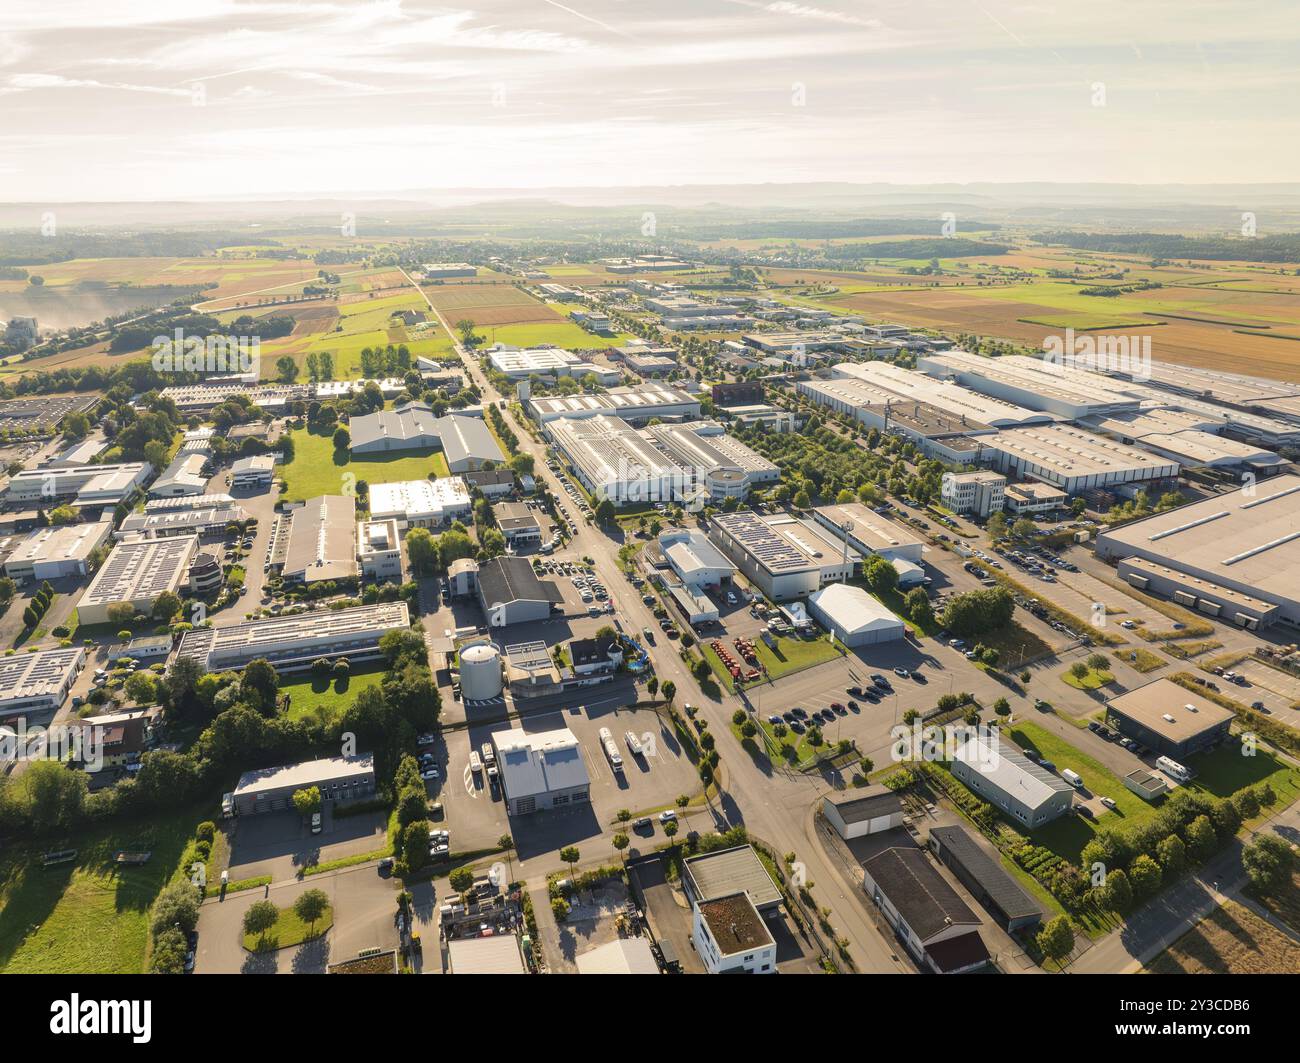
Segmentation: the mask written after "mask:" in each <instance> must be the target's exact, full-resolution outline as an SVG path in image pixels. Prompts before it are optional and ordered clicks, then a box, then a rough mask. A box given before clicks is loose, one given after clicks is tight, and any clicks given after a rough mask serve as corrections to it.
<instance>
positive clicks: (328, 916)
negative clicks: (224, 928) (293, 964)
mask: <svg viewBox="0 0 1300 1063" xmlns="http://www.w3.org/2000/svg"><path fill="white" fill-rule="evenodd" d="M333 925H334V909H333V908H332V907H326V909H325V914H324V915H322V916H321V917H320V918H319V919H317V920H316V922H315V923H312V924H311V925H308V924H307V923H304V922H303V921H302V920H301V919H299V918H298V916H297V915H296V914H294V910H293V909H292V908H281V909H280V917H279V919H277V920H276V921H275V926H273V927H271V929H270V930H268V931H267V932H266V933H265V934H245V935H244V948H246V949H247V950H248V951H249V952H274V951H275V950H276V949H287V948H292V947H293V946H294V945H301V944H302V943H303V942H304V941H310V940H311V939H312V938H318V937H320V936H321V935H322V934H323V933H325V931H327V930H328V929H329V928H330V927H332V926H333Z"/></svg>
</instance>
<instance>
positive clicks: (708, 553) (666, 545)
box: [659, 528, 736, 591]
mask: <svg viewBox="0 0 1300 1063" xmlns="http://www.w3.org/2000/svg"><path fill="white" fill-rule="evenodd" d="M659 550H660V552H661V553H662V554H663V556H664V560H665V561H667V562H668V564H669V565H670V566H671V567H672V570H673V571H674V572H675V573H677V577H678V578H679V579H680V580H681V581H682V583H684V584H685V585H686V586H688V587H690V588H692V589H693V590H695V591H698V590H699V589H700V588H702V587H721V586H722V585H723V584H724V583H729V582H731V578H732V576H734V575H735V574H736V566H735V565H733V564H732V563H731V562H730V561H728V560H727V558H726V557H725V556H724V555H723V553H722V552H721V551H720V550H719V549H718V548H717V547H716V546H714V545H713V543H712V542H710V541H709V538H708V536H707V535H705V534H704V533H703V532H702V531H698V530H696V529H695V528H676V529H674V530H672V531H666V532H664V533H662V534H661V535H660V536H659Z"/></svg>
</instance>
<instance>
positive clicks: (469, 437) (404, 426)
mask: <svg viewBox="0 0 1300 1063" xmlns="http://www.w3.org/2000/svg"><path fill="white" fill-rule="evenodd" d="M348 430H349V432H350V433H351V436H352V442H351V445H350V446H351V451H352V453H353V454H380V453H385V452H388V451H394V450H421V449H426V448H431V447H438V446H440V447H442V450H443V454H444V456H445V457H446V459H447V469H448V471H449V472H453V473H460V472H468V471H469V470H471V469H481V468H482V467H483V465H484V464H485V463H486V462H489V461H491V462H503V461H505V455H504V454H502V453H501V447H500V446H499V445H498V444H497V441H496V438H495V437H494V436H493V435H492V432H491V431H490V430H489V429H488V426H487V423H486V422H485V421H483V419H482V418H480V417H468V416H464V415H462V414H455V413H449V414H447V415H445V416H443V417H437V416H435V415H434V412H433V409H432V407H430V406H429V405H428V404H427V403H423V402H408V403H406V404H405V405H404V406H399V407H397V409H395V410H380V411H378V412H376V413H370V414H366V415H365V416H363V417H355V418H353V419H352V422H351V423H350V424H349V425H348Z"/></svg>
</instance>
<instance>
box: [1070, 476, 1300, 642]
mask: <svg viewBox="0 0 1300 1063" xmlns="http://www.w3.org/2000/svg"><path fill="white" fill-rule="evenodd" d="M1096 552H1097V556H1098V557H1101V558H1105V559H1107V560H1111V561H1115V562H1116V563H1117V564H1118V566H1119V574H1120V575H1121V576H1122V577H1123V578H1124V579H1125V581H1126V582H1128V583H1130V584H1132V585H1133V586H1135V587H1138V588H1139V589H1142V590H1149V591H1154V592H1156V593H1159V594H1164V595H1168V596H1169V597H1171V598H1173V599H1174V600H1175V601H1177V602H1179V603H1180V604H1183V605H1186V606H1188V607H1189V608H1193V609H1198V610H1200V611H1201V612H1205V613H1207V614H1209V615H1212V616H1220V617H1222V618H1223V619H1225V620H1228V621H1230V622H1232V623H1234V624H1237V625H1239V626H1241V627H1248V628H1255V627H1266V626H1268V625H1269V624H1272V623H1274V622H1277V621H1282V622H1285V623H1288V624H1292V625H1297V626H1300V476H1296V475H1291V474H1288V475H1283V476H1277V477H1275V478H1273V479H1271V480H1269V481H1267V482H1263V483H1256V484H1250V485H1248V486H1247V487H1246V488H1243V489H1239V490H1233V491H1228V492H1226V493H1224V494H1220V495H1215V496H1213V497H1211V498H1205V499H1202V500H1201V501H1199V502H1192V503H1189V504H1188V505H1185V506H1179V507H1178V508H1177V509H1171V510H1166V511H1165V512H1163V513H1157V514H1155V515H1154V516H1151V517H1147V518H1145V519H1143V520H1137V521H1133V522H1131V523H1129V524H1124V525H1121V526H1120V527H1117V528H1109V529H1107V530H1106V531H1104V532H1102V533H1101V534H1100V535H1098V537H1097V547H1096Z"/></svg>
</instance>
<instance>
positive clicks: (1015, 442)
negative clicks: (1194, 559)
mask: <svg viewBox="0 0 1300 1063" xmlns="http://www.w3.org/2000/svg"><path fill="white" fill-rule="evenodd" d="M980 442H981V443H982V444H983V445H984V446H985V447H987V448H988V449H989V450H990V451H991V452H992V455H993V464H994V465H995V466H996V467H997V469H998V471H999V472H1002V473H1009V474H1010V473H1014V474H1015V476H1016V478H1018V479H1024V480H1043V481H1045V482H1047V483H1050V484H1055V485H1056V486H1057V487H1059V488H1060V489H1061V490H1062V491H1064V492H1066V493H1067V494H1071V495H1075V494H1078V493H1079V492H1080V491H1086V490H1088V489H1089V488H1093V487H1119V486H1120V485H1121V484H1129V483H1144V482H1146V481H1148V480H1165V479H1173V478H1174V477H1176V476H1177V475H1178V468H1179V466H1178V462H1176V461H1170V460H1169V459H1168V458H1162V457H1160V456H1158V455H1156V454H1152V453H1150V452H1149V451H1145V450H1138V449H1136V448H1135V447H1130V446H1126V445H1125V444H1123V443H1117V442H1116V441H1115V440H1113V439H1107V438H1106V437H1105V436H1100V435H1097V434H1096V433H1095V432H1087V431H1085V430H1084V429H1082V428H1075V427H1074V426H1072V425H1065V424H1053V425H1039V426H1037V427H1033V428H1011V429H1008V430H1007V431H1005V432H999V433H998V434H997V435H992V436H984V437H981V439H980Z"/></svg>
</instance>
